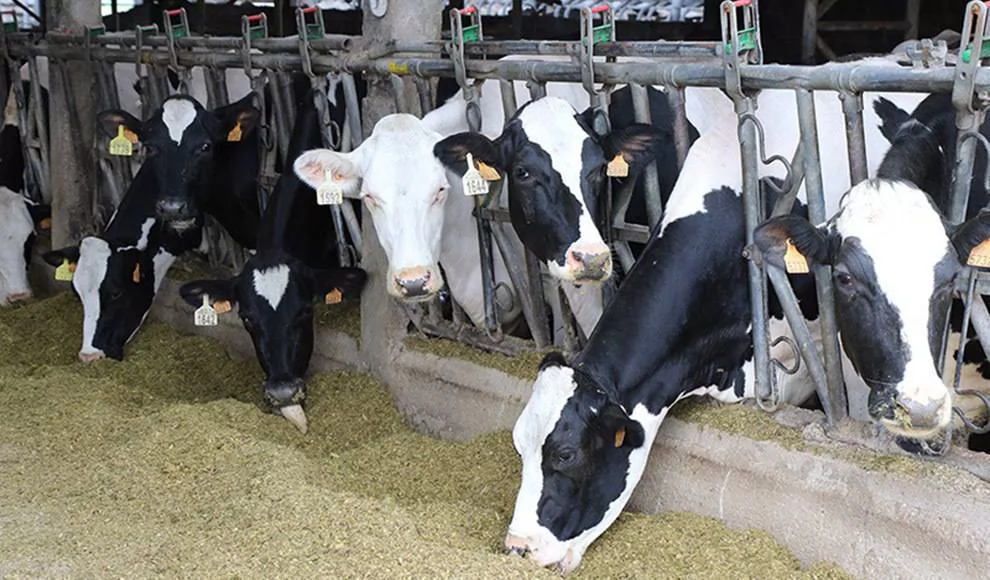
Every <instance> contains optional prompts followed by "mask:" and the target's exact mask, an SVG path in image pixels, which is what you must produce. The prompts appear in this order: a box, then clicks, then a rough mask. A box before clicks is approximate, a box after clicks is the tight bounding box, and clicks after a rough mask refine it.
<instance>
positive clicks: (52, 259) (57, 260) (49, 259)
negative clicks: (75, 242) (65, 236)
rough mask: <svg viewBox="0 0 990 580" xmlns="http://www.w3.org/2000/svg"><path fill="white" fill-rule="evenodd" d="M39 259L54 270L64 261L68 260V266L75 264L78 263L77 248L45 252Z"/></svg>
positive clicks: (69, 247)
mask: <svg viewBox="0 0 990 580" xmlns="http://www.w3.org/2000/svg"><path fill="white" fill-rule="evenodd" d="M41 259H42V260H44V261H45V262H46V263H47V264H48V265H50V266H55V267H56V268H57V267H59V266H61V265H62V262H63V261H64V260H68V261H69V263H70V264H76V263H78V262H79V246H68V247H65V248H62V249H60V250H52V251H50V252H45V253H44V255H42V256H41Z"/></svg>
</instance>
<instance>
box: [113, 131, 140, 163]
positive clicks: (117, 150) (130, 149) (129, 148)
mask: <svg viewBox="0 0 990 580" xmlns="http://www.w3.org/2000/svg"><path fill="white" fill-rule="evenodd" d="M126 130H127V129H126V128H125V127H124V126H123V125H117V136H116V137H114V138H113V139H111V140H110V155H119V156H121V157H130V156H131V155H133V154H134V144H133V143H131V140H130V139H128V138H127V135H125V134H124V131H126Z"/></svg>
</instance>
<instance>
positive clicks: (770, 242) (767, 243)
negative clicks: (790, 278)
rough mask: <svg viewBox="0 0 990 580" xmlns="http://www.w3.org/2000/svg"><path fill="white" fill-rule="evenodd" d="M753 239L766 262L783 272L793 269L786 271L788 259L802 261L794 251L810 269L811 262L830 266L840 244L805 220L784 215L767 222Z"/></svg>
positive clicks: (757, 229) (757, 230) (758, 229)
mask: <svg viewBox="0 0 990 580" xmlns="http://www.w3.org/2000/svg"><path fill="white" fill-rule="evenodd" d="M753 240H754V241H755V242H756V247H758V248H759V249H760V252H761V253H762V254H763V258H764V259H765V260H766V261H767V263H769V264H770V265H771V266H774V267H777V268H781V269H784V270H788V271H791V270H792V269H793V268H791V269H788V268H787V265H786V263H785V257H787V258H788V259H790V258H792V257H794V258H797V259H798V260H800V257H798V256H796V254H795V253H794V252H795V251H796V252H798V253H800V254H801V256H803V257H804V259H805V262H807V265H808V266H810V265H811V262H814V263H817V264H827V265H831V264H833V263H834V261H835V253H836V252H835V247H836V246H837V244H835V243H834V240H833V239H832V238H831V237H830V236H829V235H828V234H826V233H825V232H823V231H822V230H820V229H818V228H816V227H815V226H813V225H811V223H810V222H808V220H806V219H804V218H802V217H798V216H792V215H785V216H779V217H775V218H773V219H770V220H767V221H766V222H764V223H763V224H762V225H761V226H760V227H758V228H756V231H754V232H753ZM792 247H793V249H791V248H792ZM788 251H790V252H791V254H790V256H788V255H787V254H788Z"/></svg>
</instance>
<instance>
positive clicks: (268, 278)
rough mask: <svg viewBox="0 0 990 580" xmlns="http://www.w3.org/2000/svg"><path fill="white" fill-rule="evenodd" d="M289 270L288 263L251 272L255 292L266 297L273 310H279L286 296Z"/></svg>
mask: <svg viewBox="0 0 990 580" xmlns="http://www.w3.org/2000/svg"><path fill="white" fill-rule="evenodd" d="M289 271H290V268H289V266H288V265H287V264H278V265H275V266H270V267H268V268H261V269H257V270H254V271H253V272H252V273H251V281H252V283H253V286H254V291H255V293H256V294H258V296H261V297H262V298H264V299H265V300H266V301H267V302H268V304H269V305H271V307H272V310H278V305H279V304H280V303H281V302H282V298H284V297H285V291H286V289H287V288H288V287H289Z"/></svg>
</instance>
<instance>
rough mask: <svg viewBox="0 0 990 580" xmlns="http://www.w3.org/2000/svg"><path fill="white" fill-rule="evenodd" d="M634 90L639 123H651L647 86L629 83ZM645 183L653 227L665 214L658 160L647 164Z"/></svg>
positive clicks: (633, 95)
mask: <svg viewBox="0 0 990 580" xmlns="http://www.w3.org/2000/svg"><path fill="white" fill-rule="evenodd" d="M629 89H630V90H631V91H632V104H633V113H634V115H635V119H636V122H637V123H646V124H651V123H652V119H651V118H650V116H651V115H650V97H649V93H648V92H647V88H646V87H644V86H642V85H635V84H633V85H629ZM640 179H643V180H644V182H643V185H644V186H645V187H646V215H647V216H648V219H649V223H648V224H647V225H648V226H650V227H651V228H652V227H653V226H654V225H656V224H657V223H659V222H660V217H661V216H662V215H663V200H661V199H660V175H659V172H658V171H657V164H656V162H652V163H650V164H649V165H647V166H646V170H645V171H644V172H643V175H642V177H640Z"/></svg>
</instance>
